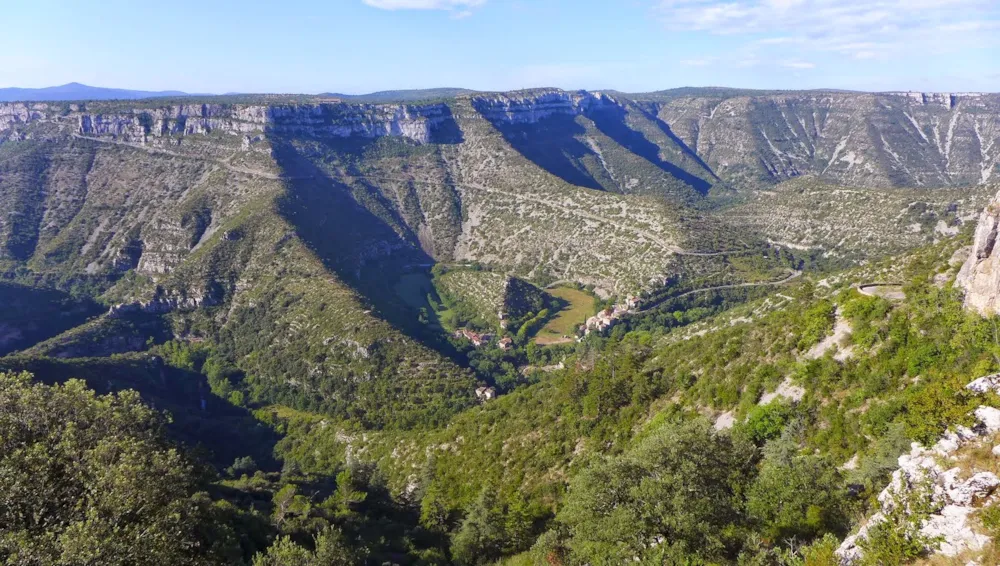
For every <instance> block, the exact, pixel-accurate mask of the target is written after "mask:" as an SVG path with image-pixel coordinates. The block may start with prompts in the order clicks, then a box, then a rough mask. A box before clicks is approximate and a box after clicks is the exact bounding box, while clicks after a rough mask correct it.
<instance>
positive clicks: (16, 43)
mask: <svg viewBox="0 0 1000 566" xmlns="http://www.w3.org/2000/svg"><path fill="white" fill-rule="evenodd" d="M3 19H4V22H5V24H6V25H5V26H4V33H3V34H0V87H2V86H22V87H41V86H51V85H56V84H63V83H67V82H72V81H76V82H82V83H86V84H91V85H96V86H113V87H120V88H134V89H143V90H163V89H178V90H185V91H188V92H213V93H222V92H303V93H316V92H330V91H334V92H347V93H360V92H369V91H375V90H385V89H397V88H430V87H439V86H461V87H467V88H473V89H479V90H509V89H516V88H525V87H536V86H557V87H562V88H589V89H602V88H605V89H608V88H614V89H618V90H624V91H631V92H639V91H650V90H660V89H665V88H673V87H679V86H708V85H713V86H734V87H747V88H796V89H797V88H843V89H857V90H925V91H1000V39H998V38H1000V1H998V0H719V1H717V0H241V1H238V2H237V1H222V0H171V1H170V2H151V1H127V0H90V1H84V0H5V1H4V2H3Z"/></svg>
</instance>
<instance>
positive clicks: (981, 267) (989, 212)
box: [955, 194, 1000, 316]
mask: <svg viewBox="0 0 1000 566" xmlns="http://www.w3.org/2000/svg"><path fill="white" fill-rule="evenodd" d="M998 225H1000V194H997V196H996V197H994V199H993V201H992V202H990V204H988V205H987V206H986V208H985V209H984V210H983V212H982V214H980V216H979V224H978V225H977V226H976V237H975V240H974V241H973V244H972V250H971V252H970V253H969V257H968V258H967V259H966V260H965V263H964V264H963V265H962V269H961V270H959V272H958V276H957V277H956V279H955V284H956V285H958V286H959V287H961V288H962V289H964V290H965V305H966V307H968V308H970V309H973V310H975V311H978V312H979V313H981V314H983V315H984V316H989V315H992V314H995V313H996V312H997V298H998V296H1000V259H998V257H997V256H998V253H1000V250H997V247H996V242H997V229H998Z"/></svg>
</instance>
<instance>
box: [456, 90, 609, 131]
mask: <svg viewBox="0 0 1000 566" xmlns="http://www.w3.org/2000/svg"><path fill="white" fill-rule="evenodd" d="M623 104H624V103H623V102H622V101H619V100H617V99H615V98H614V97H612V96H610V95H607V94H604V93H601V92H587V91H576V92H565V91H561V90H545V91H527V92H515V93H495V94H488V95H477V96H474V97H472V106H473V107H474V108H475V109H476V110H477V111H478V112H479V113H480V114H482V115H483V116H484V117H486V119H488V120H490V121H491V122H494V123H504V124H537V123H538V122H539V121H540V120H543V119H545V118H549V117H552V116H578V115H581V114H585V113H586V112H588V111H590V110H597V109H602V108H612V107H621V106H623Z"/></svg>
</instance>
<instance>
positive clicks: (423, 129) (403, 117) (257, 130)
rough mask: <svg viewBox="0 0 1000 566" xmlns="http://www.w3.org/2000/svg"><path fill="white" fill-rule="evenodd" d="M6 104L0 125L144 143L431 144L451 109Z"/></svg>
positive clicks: (386, 106)
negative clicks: (251, 138)
mask: <svg viewBox="0 0 1000 566" xmlns="http://www.w3.org/2000/svg"><path fill="white" fill-rule="evenodd" d="M5 106H10V107H9V108H7V109H6V114H5V113H4V109H2V108H0V129H4V128H9V127H11V126H12V125H15V124H21V123H27V122H28V121H30V120H31V119H34V120H41V121H52V122H58V123H64V124H65V123H67V122H68V121H69V120H71V119H75V120H76V123H75V126H76V128H75V129H76V132H75V133H77V134H79V135H85V136H113V137H115V138H120V139H122V140H123V141H135V142H142V141H144V140H146V139H147V137H149V136H152V137H162V136H190V135H200V134H209V133H213V132H219V133H226V134H234V135H244V134H263V133H265V132H281V133H295V134H301V135H310V136H317V137H339V138H346V137H351V136H360V137H365V138H378V137H383V136H397V137H404V138H408V139H411V140H413V141H415V142H417V143H429V142H431V141H432V140H433V139H434V134H435V132H436V131H437V130H438V128H440V127H441V126H442V124H443V123H444V122H446V121H447V120H448V119H449V118H450V111H449V109H448V107H447V106H446V105H444V104H430V105H423V106H412V105H404V104H390V105H374V104H360V105H358V104H342V103H336V104H305V105H278V106H255V105H242V106H239V105H238V106H229V105H220V104H192V105H173V106H167V107H163V108H155V109H130V110H128V111H123V112H113V113H88V112H71V113H68V114H65V115H63V114H53V113H51V112H45V111H44V110H41V111H39V110H34V111H32V110H29V109H28V108H26V107H24V106H23V105H20V107H18V106H16V105H5ZM8 115H9V118H7V119H6V122H5V116H8Z"/></svg>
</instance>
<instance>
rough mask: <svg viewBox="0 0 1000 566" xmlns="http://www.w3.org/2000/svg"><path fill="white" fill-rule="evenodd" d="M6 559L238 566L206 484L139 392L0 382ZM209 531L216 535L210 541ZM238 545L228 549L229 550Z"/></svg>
mask: <svg viewBox="0 0 1000 566" xmlns="http://www.w3.org/2000/svg"><path fill="white" fill-rule="evenodd" d="M0 485H2V486H4V487H3V489H2V490H0V561H2V562H3V563H5V564H56V565H60V564H65V565H70V564H72V565H76V564H108V565H119V564H121V565H125V564H165V565H172V564H205V563H225V562H227V561H231V560H232V557H233V556H234V554H236V555H238V554H239V549H238V546H237V547H235V550H234V548H233V545H235V544H236V543H235V542H233V541H232V540H230V539H227V537H226V536H223V535H222V534H220V533H221V532H222V531H221V530H220V528H222V527H221V526H218V527H217V526H216V525H213V524H212V523H213V521H215V520H217V515H218V514H217V513H216V511H217V510H216V509H215V508H214V507H213V506H212V505H211V503H210V500H209V499H208V498H207V497H206V496H204V495H202V494H199V493H197V491H198V488H199V487H200V476H199V474H198V473H196V470H195V469H194V467H193V465H192V464H191V463H190V462H189V461H188V460H187V458H186V457H185V456H183V455H182V454H181V453H180V452H178V451H177V450H176V449H174V448H171V447H170V446H169V445H168V443H167V442H166V440H165V437H164V419H163V417H162V416H161V415H160V414H158V413H156V412H155V411H153V410H151V409H149V408H148V407H146V406H145V405H143V404H142V402H141V401H140V399H139V395H138V394H137V393H135V392H134V391H123V392H121V393H119V394H117V395H105V396H97V395H95V393H94V392H93V391H91V390H88V389H87V388H86V386H85V384H84V382H82V381H78V380H70V381H68V382H66V383H65V384H63V385H53V386H48V385H44V384H40V383H32V380H31V376H30V375H29V374H27V373H22V374H10V373H0ZM205 533H214V534H213V535H211V536H205ZM230 543H231V544H230Z"/></svg>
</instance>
